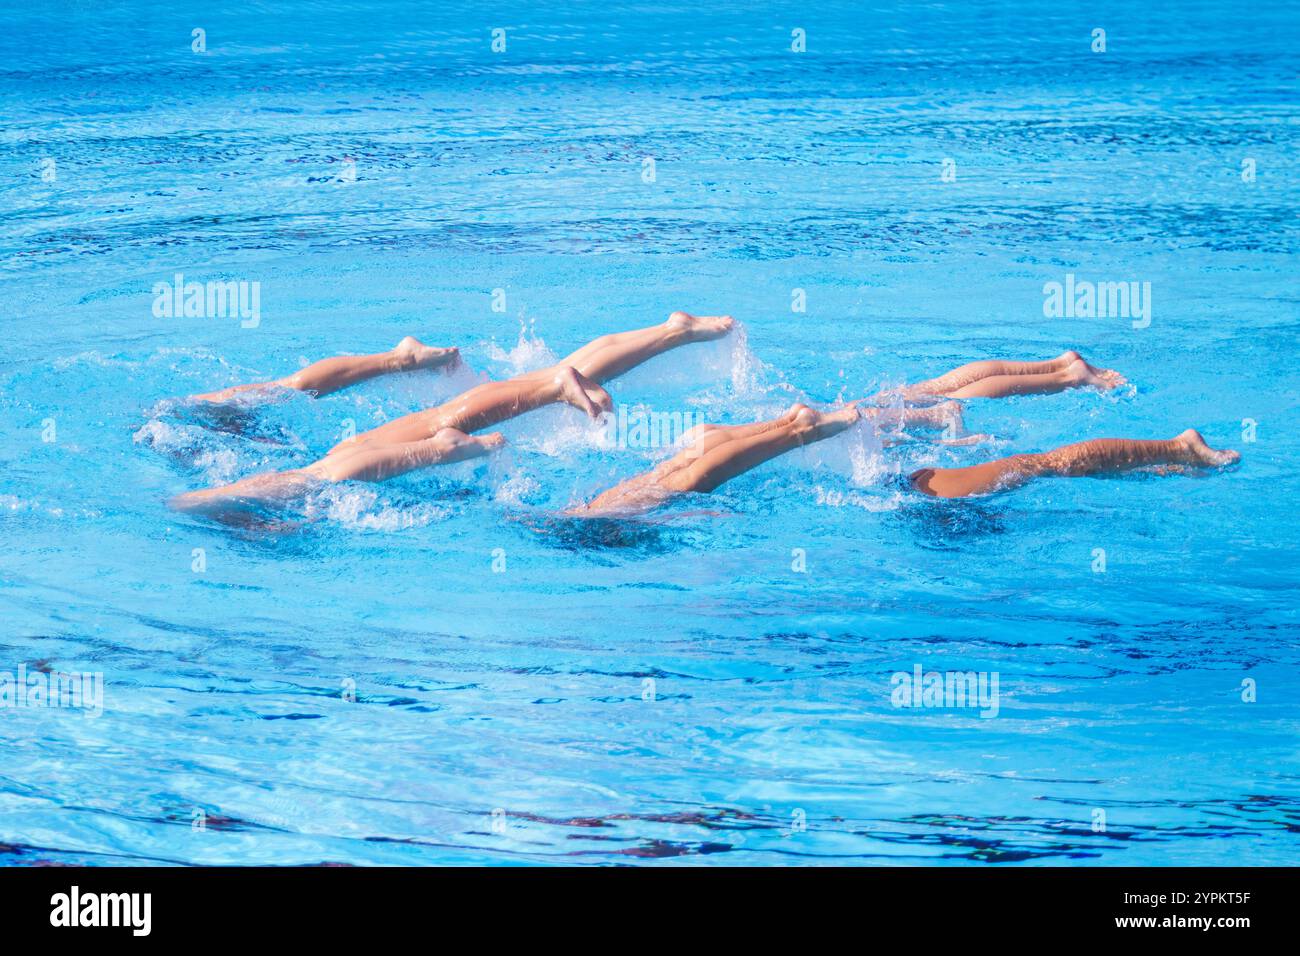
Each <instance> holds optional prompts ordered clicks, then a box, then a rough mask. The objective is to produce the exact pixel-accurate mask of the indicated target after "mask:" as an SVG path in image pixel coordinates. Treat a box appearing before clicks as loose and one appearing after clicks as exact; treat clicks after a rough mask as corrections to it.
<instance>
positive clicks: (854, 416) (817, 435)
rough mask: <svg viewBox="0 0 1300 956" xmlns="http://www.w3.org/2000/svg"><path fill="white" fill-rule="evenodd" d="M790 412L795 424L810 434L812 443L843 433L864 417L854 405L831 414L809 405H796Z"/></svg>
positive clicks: (845, 406)
mask: <svg viewBox="0 0 1300 956" xmlns="http://www.w3.org/2000/svg"><path fill="white" fill-rule="evenodd" d="M790 412H793V413H794V423H795V424H796V425H797V426H799V427H800V428H803V429H806V430H807V431H808V432H809V440H810V441H816V440H819V439H822V438H827V437H829V436H831V435H834V434H836V433H837V432H842V431H844V429H846V428H848V427H849V426H850V425H852V424H854V423H855V422H857V421H858V420H859V419H860V418H861V417H862V412H861V411H860V410H859V409H858V406H857V405H854V404H848V405H841V406H840V407H839V408H837V409H835V410H834V411H831V412H819V411H817V410H816V409H812V408H809V407H808V406H807V405H802V404H798V403H796V404H794V405H792V406H791V407H790ZM790 412H787V413H786V414H787V415H788V414H790Z"/></svg>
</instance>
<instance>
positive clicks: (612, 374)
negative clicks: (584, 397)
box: [560, 312, 736, 385]
mask: <svg viewBox="0 0 1300 956" xmlns="http://www.w3.org/2000/svg"><path fill="white" fill-rule="evenodd" d="M735 324H736V323H735V320H733V319H732V318H731V316H729V315H691V314H690V313H689V312H674V313H673V314H672V315H670V316H669V317H668V321H667V322H664V323H663V324H662V325H653V326H650V327H649V328H646V329H636V330H634V331H631V332H615V333H613V334H611V335H602V336H601V337H600V338H598V339H594V340H593V341H591V342H588V343H587V344H586V345H584V346H583V347H582V348H580V349H578V350H577V351H576V352H574V353H573V354H572V355H569V356H568V357H566V358H564V359H563V360H561V362H560V364H561V365H571V366H572V367H573V368H576V369H577V370H578V371H579V372H581V373H582V374H583V375H585V376H587V377H588V378H589V379H591V380H592V381H593V382H597V383H599V384H602V385H603V384H604V383H605V382H607V381H609V380H610V379H612V378H616V377H617V376H619V375H622V374H623V373H624V372H626V371H627V370H628V369H630V368H633V367H634V366H637V365H640V364H641V363H642V362H645V361H648V360H649V359H652V358H654V357H655V356H656V355H659V354H660V353H662V352H667V351H668V350H669V349H674V348H677V347H678V346H680V345H687V344H689V343H691V342H704V341H707V340H709V339H718V338H721V337H722V336H724V335H726V334H727V333H728V332H730V331H731V330H732V329H733V328H734V327H735Z"/></svg>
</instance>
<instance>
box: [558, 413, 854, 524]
mask: <svg viewBox="0 0 1300 956" xmlns="http://www.w3.org/2000/svg"><path fill="white" fill-rule="evenodd" d="M861 417H862V412H861V411H860V410H859V409H858V408H857V406H856V405H845V406H842V407H841V408H838V409H836V410H835V411H833V412H818V411H815V410H814V409H812V408H809V407H808V406H807V405H802V404H795V405H792V406H791V407H790V408H789V409H788V410H787V411H786V412H785V413H784V414H783V415H781V416H779V417H777V418H774V419H772V420H771V421H766V422H756V423H754V424H752V425H730V426H724V425H699V426H697V427H696V428H693V429H691V431H690V432H688V433H687V436H686V438H687V441H688V442H690V445H689V447H687V448H685V449H683V450H682V451H680V452H678V453H677V454H676V455H674V456H673V457H672V458H669V459H668V460H667V461H665V462H664V463H663V464H661V465H659V466H658V467H657V468H655V469H654V470H653V471H648V472H646V473H644V474H641V475H637V476H636V477H635V478H629V479H628V480H627V481H624V482H622V483H621V484H618V485H616V486H614V487H613V488H611V489H610V490H609V491H606V492H604V493H603V494H601V495H599V496H597V497H596V498H595V499H593V500H592V501H591V502H590V503H589V504H586V505H582V506H580V507H578V508H574V509H571V510H570V511H569V512H568V513H569V514H570V515H573V516H576V517H587V518H598V517H619V516H626V515H635V514H642V513H644V512H646V511H650V510H651V509H653V508H656V507H658V506H659V505H661V504H663V503H664V502H666V501H668V500H669V499H670V498H672V497H674V496H676V495H679V494H685V493H690V492H710V491H713V490H714V489H715V488H717V487H718V486H719V485H721V484H723V483H724V482H726V481H729V480H730V479H732V478H734V477H736V476H737V475H739V474H742V473H744V472H746V471H749V470H750V469H752V468H756V467H758V466H759V465H761V464H763V462H765V461H769V460H771V459H773V458H776V457H777V456H778V455H783V454H785V453H786V452H788V451H790V450H792V449H795V448H798V447H800V446H802V445H807V444H810V443H812V442H816V441H821V440H822V439H824V438H829V437H831V436H832V435H837V434H839V433H840V432H842V431H844V430H845V429H846V428H848V427H849V426H851V425H853V424H854V423H855V422H857V421H858V420H859V419H860V418H861Z"/></svg>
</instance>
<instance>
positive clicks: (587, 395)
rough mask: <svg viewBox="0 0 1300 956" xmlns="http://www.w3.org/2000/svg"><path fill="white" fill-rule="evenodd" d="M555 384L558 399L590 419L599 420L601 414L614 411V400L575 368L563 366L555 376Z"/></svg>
mask: <svg viewBox="0 0 1300 956" xmlns="http://www.w3.org/2000/svg"><path fill="white" fill-rule="evenodd" d="M555 384H556V385H558V386H559V387H560V398H561V399H562V400H563V401H565V402H567V403H568V404H570V405H572V406H573V407H574V408H577V409H579V410H581V411H584V412H586V413H587V414H588V415H590V416H591V417H592V418H599V417H600V413H601V412H611V411H613V410H614V400H613V399H612V398H610V397H609V392H607V391H605V390H604V389H603V388H601V387H600V386H599V385H597V384H596V383H595V382H593V381H592V380H591V379H589V378H587V376H585V375H583V374H582V373H581V372H579V371H578V370H577V369H576V368H573V367H572V366H569V365H565V366H563V367H562V368H561V369H560V370H559V372H558V373H557V374H556V376H555Z"/></svg>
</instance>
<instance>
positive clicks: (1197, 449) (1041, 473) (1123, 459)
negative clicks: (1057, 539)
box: [910, 428, 1241, 498]
mask: <svg viewBox="0 0 1300 956" xmlns="http://www.w3.org/2000/svg"><path fill="white" fill-rule="evenodd" d="M1240 457H1241V456H1240V455H1239V454H1237V452H1235V451H1230V450H1225V451H1220V450H1217V449H1214V448H1211V447H1210V446H1209V445H1207V444H1206V443H1205V439H1204V438H1202V437H1201V435H1200V433H1199V432H1197V431H1196V430H1195V429H1191V428H1189V429H1188V430H1187V431H1185V432H1183V433H1182V434H1181V435H1179V436H1178V437H1177V438H1174V439H1171V440H1170V441H1144V440H1135V439H1125V438H1097V439H1093V440H1092V441H1085V442H1078V443H1077V444H1073V445H1065V446H1063V447H1061V448H1057V449H1055V450H1053V451H1048V452H1042V453H1040V454H1034V455H1012V456H1011V457H1010V458H1001V459H998V460H997V461H990V462H985V463H984V464H982V465H973V466H972V467H969V468H922V469H921V470H920V471H917V472H914V473H913V474H912V475H911V476H910V481H911V483H912V485H913V486H914V487H915V488H916V489H917V490H918V491H922V492H924V493H925V494H927V495H934V496H935V497H938V498H964V497H967V496H969V495H982V494H988V493H990V492H994V491H1006V490H1008V489H1011V488H1018V487H1019V486H1021V485H1023V484H1025V483H1026V482H1028V481H1030V480H1032V479H1034V478H1038V477H1065V478H1077V477H1083V476H1087V475H1099V474H1117V473H1121V472H1125V471H1132V470H1134V469H1137V468H1148V467H1152V466H1160V465H1172V466H1178V467H1192V468H1217V467H1223V466H1225V465H1230V464H1233V463H1234V462H1236V461H1238V460H1239V459H1240Z"/></svg>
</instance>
